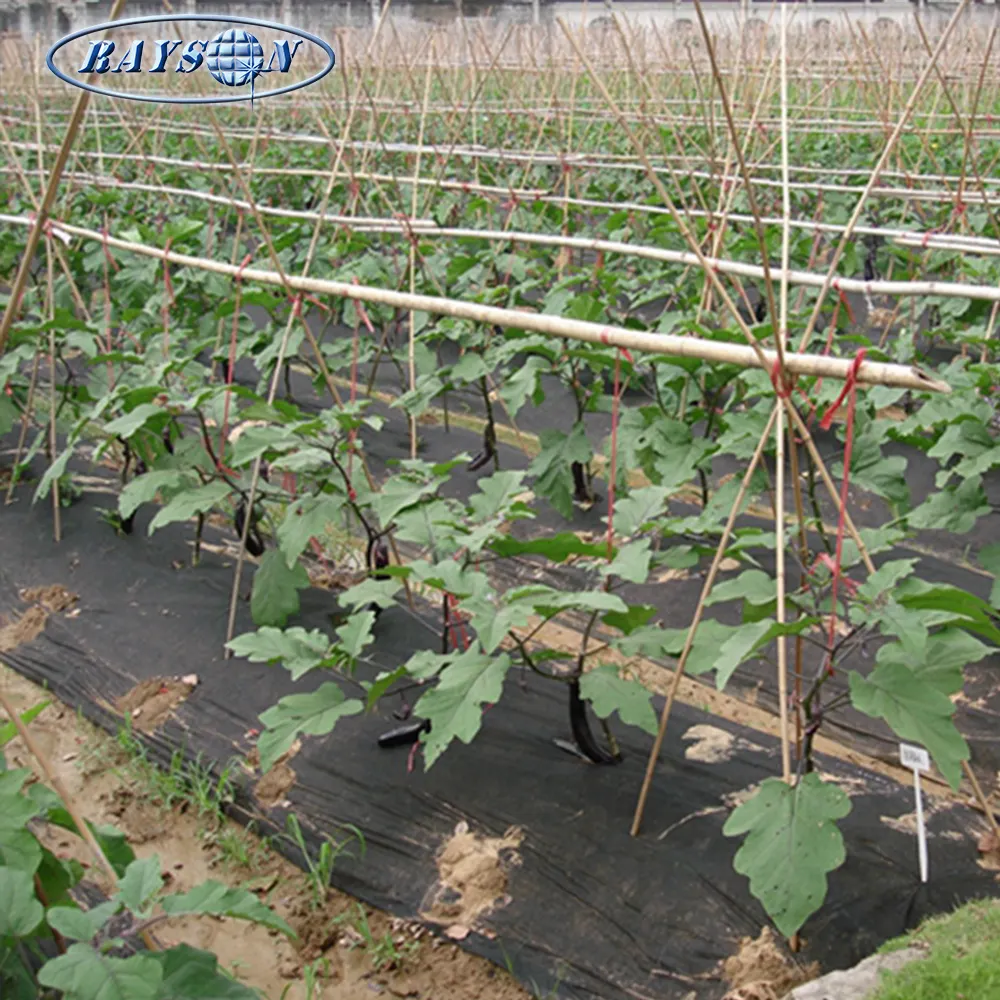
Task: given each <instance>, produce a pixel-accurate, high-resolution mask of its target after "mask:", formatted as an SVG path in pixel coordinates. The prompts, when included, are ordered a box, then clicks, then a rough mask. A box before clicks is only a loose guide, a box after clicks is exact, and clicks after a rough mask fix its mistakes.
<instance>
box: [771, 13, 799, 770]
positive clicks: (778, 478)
mask: <svg viewBox="0 0 1000 1000" xmlns="http://www.w3.org/2000/svg"><path fill="white" fill-rule="evenodd" d="M780 68H781V162H782V165H783V167H785V168H786V169H785V170H784V171H783V172H782V180H783V181H785V185H784V187H783V190H782V192H781V207H782V213H783V215H784V220H785V224H784V225H783V226H782V227H781V281H780V285H779V305H778V326H777V329H776V331H775V333H776V337H777V343H778V344H779V345H781V347H782V348H783V347H784V344H785V341H786V338H787V335H788V258H789V238H790V234H791V230H790V228H789V226H788V220H789V219H790V218H791V215H792V205H791V196H790V194H789V190H788V183H787V182H788V172H787V167H788V19H787V17H786V8H785V7H784V6H782V8H781V67H780ZM772 315H773V313H772ZM778 377H779V378H781V375H780V374H779V376H778ZM775 409H776V411H777V421H776V423H775V428H774V434H775V446H776V454H775V482H774V537H775V555H776V557H777V565H776V575H777V581H776V586H777V598H778V605H777V609H776V611H777V622H778V625H779V626H781V625H784V624H785V419H784V409H783V407H781V406H777V407H776V408H775ZM792 446H793V447H794V443H793V445H792ZM794 485H795V486H798V485H799V484H798V483H795V484H794ZM778 716H779V719H780V727H781V771H782V777H783V778H784V779H785V781H786V782H787V783H788V784H792V755H791V750H790V743H789V738H788V647H787V644H786V642H785V636H784V635H779V636H778Z"/></svg>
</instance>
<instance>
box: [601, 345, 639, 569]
mask: <svg viewBox="0 0 1000 1000" xmlns="http://www.w3.org/2000/svg"><path fill="white" fill-rule="evenodd" d="M606 337H607V334H606V333H603V334H602V335H601V339H602V341H603V342H605V343H606V342H607V341H606ZM623 354H624V355H625V360H626V361H628V363H629V364H630V365H634V364H635V362H634V361H633V360H632V355H631V354H629V352H628V351H627V350H626V349H625V348H624V347H619V348H618V353H617V354H616V355H615V388H614V393H613V394H612V396H611V469H610V473H609V476H608V561H609V562H610V561H611V559H612V556H613V554H614V549H615V485H616V484H617V482H618V412H619V407H620V404H621V398H622V393H623V392H624V391H625V387H624V386H623V385H621V371H622V355H623ZM625 382H626V385H627V384H628V379H626V380H625Z"/></svg>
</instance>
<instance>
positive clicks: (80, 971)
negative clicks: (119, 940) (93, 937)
mask: <svg viewBox="0 0 1000 1000" xmlns="http://www.w3.org/2000/svg"><path fill="white" fill-rule="evenodd" d="M162 980H163V967H162V966H161V965H160V963H159V962H157V961H156V959H155V958H152V957H151V956H149V955H133V956H132V957H131V958H111V957H109V956H107V955H102V954H101V953H100V952H98V951H95V950H94V949H93V948H92V947H91V946H90V945H89V944H71V945H70V946H69V947H68V948H67V949H66V953H65V954H64V955H60V956H59V957H58V958H54V959H52V960H51V961H50V962H46V963H45V965H43V966H42V968H41V970H40V971H39V973H38V982H39V983H41V985H42V986H48V987H50V988H51V989H54V990H60V991H62V992H63V993H64V994H65V995H66V1000H155V998H156V996H157V994H158V993H159V992H160V984H161V982H162Z"/></svg>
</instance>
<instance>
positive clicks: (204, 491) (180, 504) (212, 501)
mask: <svg viewBox="0 0 1000 1000" xmlns="http://www.w3.org/2000/svg"><path fill="white" fill-rule="evenodd" d="M227 496H229V484H228V483H224V482H212V483H206V484H205V485H204V486H199V487H198V488H197V489H194V490H184V492H183V493H178V494H177V495H176V496H175V497H173V498H172V499H171V501H170V503H168V504H166V506H164V507H161V508H160V510H158V511H157V513H156V517H154V518H153V520H152V521H150V523H149V534H152V533H153V532H154V531H156V529H157V528H162V527H163V526H164V525H165V524H172V523H173V522H175V521H187V520H190V518H192V517H194V516H195V514H204V513H206V512H207V511H210V510H211V509H212V508H213V507H214V506H215V505H216V504H219V503H221V502H222V501H223V500H224V499H225V498H226V497H227Z"/></svg>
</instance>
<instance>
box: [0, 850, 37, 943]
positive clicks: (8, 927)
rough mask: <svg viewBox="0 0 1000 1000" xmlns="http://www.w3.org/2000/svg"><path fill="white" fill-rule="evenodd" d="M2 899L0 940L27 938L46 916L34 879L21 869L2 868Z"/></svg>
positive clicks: (0, 876) (0, 906) (0, 870)
mask: <svg viewBox="0 0 1000 1000" xmlns="http://www.w3.org/2000/svg"><path fill="white" fill-rule="evenodd" d="M0 899H2V900H3V903H2V905H0V939H2V938H7V937H27V936H28V935H29V934H30V933H31V932H32V931H33V930H34V929H35V928H36V927H37V926H38V925H39V923H41V920H42V917H43V916H45V910H44V909H43V907H42V904H41V903H39V902H38V900H37V899H36V898H35V882H34V879H33V878H32V877H31V875H29V874H28V872H25V871H21V870H20V869H19V868H8V867H6V866H5V865H4V866H0Z"/></svg>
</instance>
